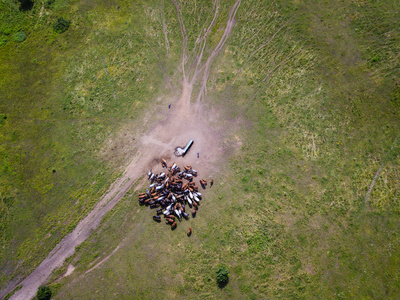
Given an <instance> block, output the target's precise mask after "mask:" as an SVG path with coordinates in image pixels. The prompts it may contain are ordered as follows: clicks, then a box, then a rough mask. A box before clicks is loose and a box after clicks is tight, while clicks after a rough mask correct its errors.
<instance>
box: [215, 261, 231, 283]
mask: <svg viewBox="0 0 400 300" xmlns="http://www.w3.org/2000/svg"><path fill="white" fill-rule="evenodd" d="M228 281H229V272H228V270H227V268H226V267H225V266H224V265H222V266H220V267H219V269H218V271H217V283H218V285H219V286H224V285H226V284H227V283H228Z"/></svg>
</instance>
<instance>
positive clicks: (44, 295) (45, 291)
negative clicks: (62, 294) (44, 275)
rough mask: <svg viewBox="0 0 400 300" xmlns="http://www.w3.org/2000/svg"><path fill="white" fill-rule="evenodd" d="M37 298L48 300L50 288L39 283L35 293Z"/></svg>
mask: <svg viewBox="0 0 400 300" xmlns="http://www.w3.org/2000/svg"><path fill="white" fill-rule="evenodd" d="M36 297H37V298H38V300H49V299H50V298H51V290H50V288H49V287H48V286H44V285H41V286H39V288H38V291H37V293H36Z"/></svg>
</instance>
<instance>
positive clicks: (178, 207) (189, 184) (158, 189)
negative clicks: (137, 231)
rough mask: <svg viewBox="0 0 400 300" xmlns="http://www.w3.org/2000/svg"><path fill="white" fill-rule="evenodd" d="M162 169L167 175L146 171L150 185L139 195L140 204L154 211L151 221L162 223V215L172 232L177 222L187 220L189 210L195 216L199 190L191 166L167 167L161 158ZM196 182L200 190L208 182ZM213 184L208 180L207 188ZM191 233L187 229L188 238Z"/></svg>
mask: <svg viewBox="0 0 400 300" xmlns="http://www.w3.org/2000/svg"><path fill="white" fill-rule="evenodd" d="M161 166H162V168H166V169H167V170H168V172H161V173H159V174H156V173H153V172H152V169H150V170H149V172H148V173H147V176H148V180H149V181H150V184H149V187H148V188H147V189H146V192H143V193H140V194H139V204H140V205H146V206H150V208H151V209H156V215H154V216H153V220H154V221H156V222H161V221H162V219H161V216H163V217H164V220H165V223H166V224H167V225H169V226H171V229H172V230H174V229H175V228H176V227H177V220H179V221H181V220H182V218H184V219H186V220H188V219H189V214H188V213H187V212H186V210H187V208H188V207H189V208H190V209H191V210H192V211H191V215H192V217H193V218H194V217H195V216H196V213H197V210H198V209H199V205H200V201H201V199H202V195H201V193H200V192H199V187H198V186H197V185H196V183H195V177H197V176H198V174H197V171H196V170H194V169H193V168H192V166H190V165H188V166H184V167H183V168H182V169H181V168H180V167H178V166H177V165H176V164H175V163H173V164H171V165H170V166H169V167H168V164H167V161H166V160H165V159H164V158H162V159H161ZM199 182H200V185H201V187H202V188H203V189H205V188H206V186H207V180H205V179H200V180H199ZM213 182H214V181H213V180H212V179H211V181H210V187H211V186H212V185H213ZM191 234H192V228H191V227H189V230H188V232H187V235H188V236H190V235H191Z"/></svg>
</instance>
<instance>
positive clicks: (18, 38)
mask: <svg viewBox="0 0 400 300" xmlns="http://www.w3.org/2000/svg"><path fill="white" fill-rule="evenodd" d="M25 40H26V34H25V33H24V32H22V31H20V32H16V33H15V34H14V41H16V42H18V43H21V42H23V41H25Z"/></svg>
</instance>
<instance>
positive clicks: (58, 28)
mask: <svg viewBox="0 0 400 300" xmlns="http://www.w3.org/2000/svg"><path fill="white" fill-rule="evenodd" d="M70 24H71V21H68V20H65V19H64V18H63V17H59V18H58V19H57V21H56V22H55V23H54V25H53V29H54V31H55V32H57V33H63V32H65V31H67V30H68V28H69V25H70Z"/></svg>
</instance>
